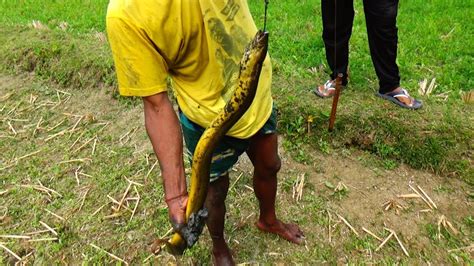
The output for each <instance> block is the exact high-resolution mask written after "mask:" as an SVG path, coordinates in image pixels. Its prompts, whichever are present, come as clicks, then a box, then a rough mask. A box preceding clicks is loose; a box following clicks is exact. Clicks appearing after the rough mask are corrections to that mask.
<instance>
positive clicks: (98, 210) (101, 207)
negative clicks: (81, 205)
mask: <svg viewBox="0 0 474 266" xmlns="http://www.w3.org/2000/svg"><path fill="white" fill-rule="evenodd" d="M107 205H109V203H108V202H107V203H105V204H103V205H102V206H100V207H99V208H98V209H97V210H95V211H94V212H93V213H92V214H91V216H94V215H96V214H97V213H98V212H100V210H102V209H103V208H104V207H105V206H107Z"/></svg>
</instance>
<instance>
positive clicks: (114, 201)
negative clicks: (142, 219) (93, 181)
mask: <svg viewBox="0 0 474 266" xmlns="http://www.w3.org/2000/svg"><path fill="white" fill-rule="evenodd" d="M107 198H109V199H110V200H111V201H112V203H115V204H117V205H119V204H120V202H118V201H117V200H116V199H114V198H113V197H111V196H110V195H107ZM122 207H124V208H125V209H126V210H128V211H130V212H131V211H132V210H130V208H128V207H127V206H125V205H122ZM112 209H113V210H114V211H116V212H117V211H119V210H118V209H116V208H115V207H113V206H112Z"/></svg>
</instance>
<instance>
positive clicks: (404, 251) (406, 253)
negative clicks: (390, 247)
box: [395, 233, 410, 257]
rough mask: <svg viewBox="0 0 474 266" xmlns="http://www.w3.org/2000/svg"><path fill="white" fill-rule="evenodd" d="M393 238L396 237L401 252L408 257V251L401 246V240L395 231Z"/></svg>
mask: <svg viewBox="0 0 474 266" xmlns="http://www.w3.org/2000/svg"><path fill="white" fill-rule="evenodd" d="M395 238H396V239H397V242H398V244H399V245H400V247H401V248H402V250H403V253H405V255H406V256H407V257H410V254H408V251H407V250H406V249H405V247H404V246H403V244H402V241H400V238H398V235H397V233H395Z"/></svg>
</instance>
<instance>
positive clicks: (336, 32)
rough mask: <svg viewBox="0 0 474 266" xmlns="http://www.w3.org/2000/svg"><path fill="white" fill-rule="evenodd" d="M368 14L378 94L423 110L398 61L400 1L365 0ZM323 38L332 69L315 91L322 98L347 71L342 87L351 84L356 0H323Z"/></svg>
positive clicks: (368, 32) (368, 30) (329, 93)
mask: <svg viewBox="0 0 474 266" xmlns="http://www.w3.org/2000/svg"><path fill="white" fill-rule="evenodd" d="M363 4H364V13H365V21H366V26H367V35H368V39H369V48H370V55H371V58H372V63H373V65H374V68H375V72H376V74H377V77H378V80H379V90H378V92H377V96H379V97H381V98H383V99H386V100H389V101H391V102H393V103H395V104H397V105H399V106H401V107H403V108H408V109H419V108H421V107H422V105H423V104H422V102H421V101H419V100H416V99H415V98H413V97H412V96H410V95H409V93H408V91H407V90H406V89H404V88H402V87H401V86H400V72H399V69H398V66H397V63H396V59H397V45H398V28H397V25H396V23H397V14H398V0H364V1H363ZM321 9H322V21H323V36H322V37H323V40H324V45H325V48H326V59H327V62H328V64H329V67H330V69H331V72H332V73H331V75H330V79H329V80H328V81H327V82H326V83H324V84H322V85H319V86H318V87H317V88H315V89H314V90H313V92H314V93H315V94H316V95H317V96H319V97H321V98H329V97H332V96H333V95H334V93H335V87H336V82H335V78H336V76H337V75H338V74H343V78H342V86H346V85H347V83H348V78H349V77H348V65H349V39H350V37H351V33H352V24H353V20H354V1H353V0H322V1H321Z"/></svg>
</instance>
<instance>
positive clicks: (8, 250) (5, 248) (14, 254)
mask: <svg viewBox="0 0 474 266" xmlns="http://www.w3.org/2000/svg"><path fill="white" fill-rule="evenodd" d="M0 248H3V249H4V250H5V251H6V252H8V253H10V255H12V256H13V257H15V258H16V259H17V260H21V257H20V256H18V255H17V254H16V253H15V252H13V251H11V250H10V249H8V248H7V247H5V246H4V245H3V244H0Z"/></svg>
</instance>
